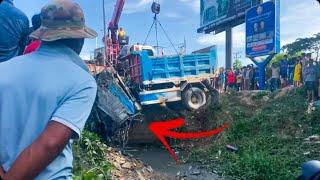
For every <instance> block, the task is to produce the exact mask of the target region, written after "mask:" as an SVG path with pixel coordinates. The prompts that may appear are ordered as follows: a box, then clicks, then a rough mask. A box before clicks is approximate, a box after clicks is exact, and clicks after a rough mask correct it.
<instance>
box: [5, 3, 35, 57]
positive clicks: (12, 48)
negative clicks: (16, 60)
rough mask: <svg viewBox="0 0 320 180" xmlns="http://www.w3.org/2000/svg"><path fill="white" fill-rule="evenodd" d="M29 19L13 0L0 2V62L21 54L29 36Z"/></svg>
mask: <svg viewBox="0 0 320 180" xmlns="http://www.w3.org/2000/svg"><path fill="white" fill-rule="evenodd" d="M29 32H30V31H29V20H28V18H27V16H26V15H25V14H24V13H23V12H21V11H20V10H19V9H17V8H16V7H14V5H13V0H3V2H2V3H1V4H0V63H1V62H4V61H7V60H9V59H11V58H13V57H15V56H18V55H22V53H23V51H24V48H25V46H26V43H27V40H28V36H29Z"/></svg>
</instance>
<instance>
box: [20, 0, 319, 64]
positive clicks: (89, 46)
mask: <svg viewBox="0 0 320 180" xmlns="http://www.w3.org/2000/svg"><path fill="white" fill-rule="evenodd" d="M75 1H76V2H77V3H79V4H80V6H81V7H82V8H83V10H84V13H85V18H86V23H87V25H88V26H89V27H91V28H93V29H94V30H96V31H97V32H98V34H99V37H98V38H97V39H96V40H86V42H85V46H84V49H83V52H82V54H81V56H82V57H83V58H84V59H89V58H90V56H92V55H93V50H94V49H95V48H96V47H97V46H98V47H100V46H102V40H101V39H102V36H103V13H102V0H75ZM158 1H159V2H160V4H161V13H160V15H159V21H160V22H161V24H162V26H163V28H164V29H165V31H166V33H167V34H168V36H169V37H170V39H171V40H172V42H173V44H174V46H175V47H176V48H178V47H179V46H181V44H182V43H183V42H184V39H185V40H186V42H187V53H191V52H192V51H194V50H198V49H201V48H204V47H208V46H211V45H217V48H218V65H219V66H224V65H225V33H224V32H223V33H220V34H217V35H212V34H198V33H197V28H199V24H200V0H158ZM47 2H49V0H28V1H26V0H14V4H15V6H16V7H17V8H19V9H21V10H22V11H23V12H25V13H26V14H27V16H28V17H29V18H31V17H32V15H34V14H36V13H39V12H40V10H41V8H42V7H43V6H44V5H45V4H46V3H47ZM152 2H153V0H126V4H125V8H124V12H123V14H122V17H121V20H120V23H119V26H120V27H124V29H125V31H126V34H127V35H128V36H130V43H131V44H135V43H137V42H139V43H143V42H144V41H145V39H146V37H147V33H148V31H149V29H150V27H151V24H152V21H153V14H152V12H151V8H150V7H151V4H152ZM115 3H116V0H105V8H106V21H107V22H106V24H108V22H109V20H110V19H111V16H112V13H113V8H114V5H115ZM280 17H281V46H282V45H285V44H287V43H290V42H293V41H294V40H295V39H297V38H302V37H309V36H312V35H313V34H316V33H318V32H320V6H319V3H318V2H317V1H316V0H281V15H280ZM147 43H148V44H150V45H155V44H156V41H155V31H153V32H152V34H151V35H150V38H149V39H148V41H147ZM159 46H161V47H163V48H164V52H165V53H171V52H173V48H172V46H171V45H170V43H169V41H168V39H167V38H166V37H165V35H164V33H163V32H162V31H161V29H159ZM233 53H234V56H235V55H236V54H237V55H238V57H240V59H241V61H242V62H243V64H249V63H251V62H250V60H248V59H246V58H245V26H244V25H239V26H237V27H234V28H233Z"/></svg>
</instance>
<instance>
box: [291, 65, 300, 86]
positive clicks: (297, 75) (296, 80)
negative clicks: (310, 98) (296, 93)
mask: <svg viewBox="0 0 320 180" xmlns="http://www.w3.org/2000/svg"><path fill="white" fill-rule="evenodd" d="M301 78H302V63H301V61H300V60H298V61H297V63H296V65H295V67H294V76H293V81H294V86H295V87H300V86H301Z"/></svg>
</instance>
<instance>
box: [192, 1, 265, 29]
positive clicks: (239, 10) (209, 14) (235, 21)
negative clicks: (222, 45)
mask: <svg viewBox="0 0 320 180" xmlns="http://www.w3.org/2000/svg"><path fill="white" fill-rule="evenodd" d="M261 2H262V0H200V28H199V29H198V33H203V32H205V33H210V32H212V31H215V32H216V33H219V32H222V31H224V30H225V28H226V27H230V26H231V27H233V26H237V25H239V24H242V23H244V22H245V12H246V10H247V9H250V8H251V7H253V6H256V5H258V4H261Z"/></svg>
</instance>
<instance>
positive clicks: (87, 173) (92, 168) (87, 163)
mask: <svg viewBox="0 0 320 180" xmlns="http://www.w3.org/2000/svg"><path fill="white" fill-rule="evenodd" d="M106 149H107V146H106V145H105V144H104V143H102V140H101V139H100V138H99V136H97V135H96V134H94V133H91V132H87V131H85V132H83V134H82V138H81V139H80V140H79V141H77V142H74V145H73V153H74V179H75V180H99V179H101V180H105V179H110V170H111V168H112V166H111V164H110V163H108V162H107V160H106V153H105V152H106Z"/></svg>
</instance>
